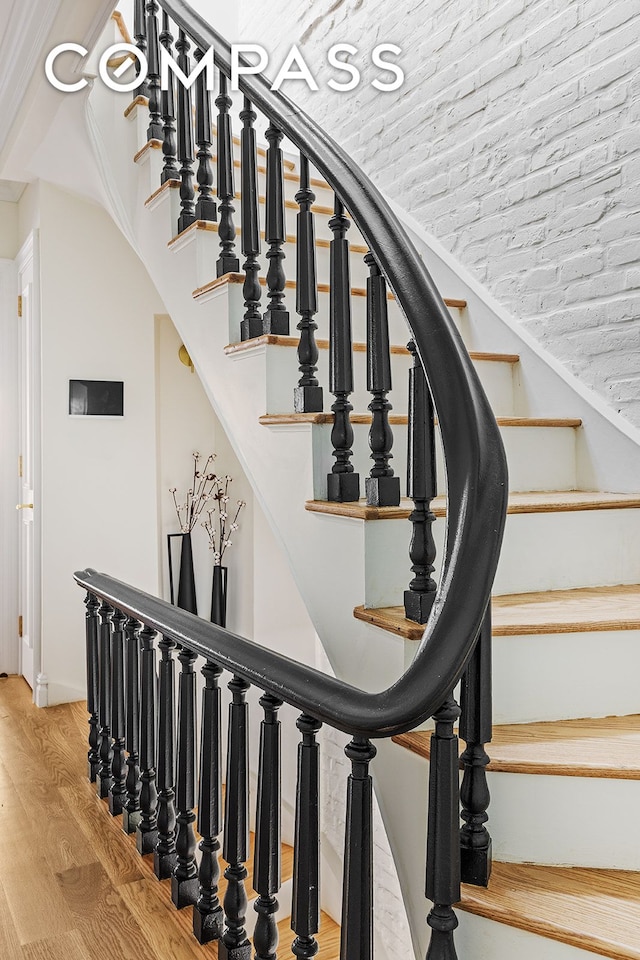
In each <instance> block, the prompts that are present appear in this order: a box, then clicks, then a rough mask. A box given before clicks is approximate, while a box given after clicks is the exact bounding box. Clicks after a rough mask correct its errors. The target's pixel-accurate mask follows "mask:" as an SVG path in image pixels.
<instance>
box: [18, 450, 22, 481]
mask: <svg viewBox="0 0 640 960" xmlns="http://www.w3.org/2000/svg"><path fill="white" fill-rule="evenodd" d="M18 476H19V477H22V454H20V456H19V457H18Z"/></svg>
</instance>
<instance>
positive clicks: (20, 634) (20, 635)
mask: <svg viewBox="0 0 640 960" xmlns="http://www.w3.org/2000/svg"><path fill="white" fill-rule="evenodd" d="M18 636H19V637H20V639H22V614H20V616H19V617H18Z"/></svg>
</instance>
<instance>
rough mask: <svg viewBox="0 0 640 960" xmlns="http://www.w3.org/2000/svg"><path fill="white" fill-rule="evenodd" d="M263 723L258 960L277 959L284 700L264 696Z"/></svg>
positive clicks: (256, 873) (256, 870)
mask: <svg viewBox="0 0 640 960" xmlns="http://www.w3.org/2000/svg"><path fill="white" fill-rule="evenodd" d="M260 706H261V707H262V708H263V709H264V720H263V721H262V723H261V725H260V759H259V766H258V799H257V806H256V839H255V852H254V860H253V889H254V890H255V892H256V893H257V894H258V899H257V900H256V903H255V906H254V909H255V911H256V913H257V914H258V919H257V921H256V927H255V930H254V933H253V946H254V948H255V960H276V951H277V948H278V925H277V923H276V913H277V912H278V908H279V904H278V901H277V899H276V895H277V893H278V891H279V890H280V883H281V862H280V861H281V856H280V721H279V720H278V710H279V709H280V707H281V706H282V700H278V699H276V697H272V696H271V695H270V694H268V693H265V695H264V696H263V697H261V698H260Z"/></svg>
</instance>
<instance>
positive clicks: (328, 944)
mask: <svg viewBox="0 0 640 960" xmlns="http://www.w3.org/2000/svg"><path fill="white" fill-rule="evenodd" d="M278 935H279V937H280V940H279V942H278V949H277V954H276V955H277V958H278V960H291V956H292V953H291V944H292V943H293V940H294V937H295V934H294V933H293V931H292V930H291V920H290V919H289V918H285V919H284V920H281V921H280V922H279V923H278ZM316 940H317V941H318V943H319V944H320V950H319V951H318V954H317V956H318V958H319V960H339V958H340V927H339V925H338V924H337V923H336V922H335V920H332V919H331V917H330V916H329V914H328V913H325V912H324V910H323V911H322V912H321V914H320V932H319V933H318V935H317V937H316Z"/></svg>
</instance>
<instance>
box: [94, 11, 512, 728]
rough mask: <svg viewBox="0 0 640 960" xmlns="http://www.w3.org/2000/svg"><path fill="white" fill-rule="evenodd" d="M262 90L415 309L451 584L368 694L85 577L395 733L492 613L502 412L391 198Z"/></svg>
mask: <svg viewBox="0 0 640 960" xmlns="http://www.w3.org/2000/svg"><path fill="white" fill-rule="evenodd" d="M162 7H163V9H164V10H165V11H166V12H167V13H168V14H169V15H170V16H171V17H172V18H173V20H174V21H175V22H176V23H177V25H178V26H179V28H180V29H181V30H183V31H184V33H185V34H187V35H188V36H189V37H190V38H191V39H192V40H193V41H194V43H195V44H196V45H197V47H199V48H200V49H202V50H204V49H207V48H209V47H212V48H213V51H214V60H215V63H216V66H217V67H218V68H219V69H220V71H221V73H222V74H224V75H225V76H227V77H230V75H231V49H230V46H229V45H228V44H227V43H226V41H225V40H224V39H223V38H222V37H221V36H220V35H219V34H218V33H217V32H216V31H215V30H214V29H213V28H212V27H211V26H210V25H209V24H208V23H207V22H206V21H205V20H204V19H203V18H202V17H201V16H200V15H199V14H197V13H196V12H195V11H194V10H192V8H191V7H190V6H189V5H188V4H187V3H185V2H184V0H163V3H162ZM239 85H240V89H241V91H242V93H243V94H244V95H245V96H246V97H247V98H249V99H250V101H251V102H252V103H253V105H254V106H255V107H257V108H258V109H259V110H261V111H262V112H263V113H264V114H265V115H266V116H267V118H269V119H270V120H271V121H272V123H273V124H274V125H276V126H277V129H279V130H280V131H281V132H282V133H284V135H285V136H287V137H288V138H289V139H290V140H291V141H292V142H293V143H294V144H295V145H296V147H298V148H299V150H300V151H301V153H302V154H303V155H304V156H305V157H306V158H308V160H310V161H311V162H312V163H313V165H314V166H315V167H316V169H317V170H318V171H319V172H320V174H321V175H322V176H324V178H325V179H326V180H327V182H328V183H329V184H330V186H331V187H332V188H333V189H334V191H335V193H336V195H337V196H338V197H339V198H340V200H341V201H342V203H343V204H344V205H345V207H346V208H347V209H348V211H349V213H350V215H351V217H352V218H353V219H354V221H355V222H356V224H357V226H358V229H359V230H360V232H361V234H362V235H363V237H364V239H365V241H366V243H367V244H368V246H369V248H370V250H371V252H372V253H373V255H374V257H375V259H376V261H377V263H378V264H379V266H380V268H381V270H382V272H383V274H384V275H385V277H386V279H387V281H388V283H389V285H390V287H391V289H392V290H393V292H394V294H395V296H396V299H397V301H398V303H399V305H400V307H401V309H402V311H403V313H404V315H405V317H406V319H407V322H408V324H409V327H410V330H411V335H412V337H413V339H414V341H415V345H416V350H417V354H418V357H419V359H420V363H421V364H422V366H423V369H424V370H425V374H426V376H427V379H428V382H429V387H430V390H431V393H432V396H433V401H434V404H435V407H436V410H437V414H438V418H439V422H440V429H441V434H442V442H443V447H444V455H445V463H446V470H447V490H448V531H447V542H446V548H445V558H444V566H443V571H442V576H441V580H440V586H439V590H438V592H437V595H436V599H435V602H434V605H433V609H432V612H431V616H430V619H429V621H428V623H427V626H426V630H425V634H424V637H423V639H422V642H421V644H420V646H419V648H418V651H417V653H416V656H415V658H414V660H413V663H412V664H411V666H410V667H409V668H408V669H407V671H406V672H405V674H404V675H403V676H402V677H401V678H400V679H399V680H398V681H397V682H396V683H394V684H393V685H392V686H391V687H389V688H388V689H387V690H384V691H382V692H380V693H367V692H364V691H362V690H359V689H357V688H354V687H352V686H350V685H349V684H346V683H344V682H342V681H340V680H337V679H334V678H332V677H328V676H326V675H324V674H322V673H320V672H318V671H316V670H314V669H313V668H310V667H307V666H305V665H303V664H300V663H297V662H295V661H293V660H290V659H289V658H287V657H283V656H281V655H280V654H277V653H275V652H273V651H270V650H266V649H264V648H263V647H260V646H258V645H256V644H254V643H252V642H250V641H249V640H246V639H243V638H241V637H237V636H235V635H233V634H231V633H229V632H228V631H227V630H225V629H223V628H221V627H218V626H216V625H213V624H209V623H206V622H205V621H203V620H201V619H199V618H197V617H195V616H193V615H191V614H189V613H186V612H184V611H182V610H179V609H176V608H175V607H172V606H171V605H170V604H168V603H166V602H164V601H162V600H159V599H157V598H155V597H152V596H150V595H148V594H145V593H143V592H142V591H139V590H137V589H135V588H134V587H131V586H128V585H127V584H123V583H121V582H120V581H117V580H114V579H112V578H111V577H108V576H106V575H104V574H98V573H96V572H95V571H91V570H87V571H84V572H82V573H78V574H76V580H77V581H78V583H79V584H80V585H82V586H83V587H85V589H86V590H88V591H89V592H90V593H93V594H95V595H96V596H98V597H101V598H102V599H103V600H105V601H106V602H108V603H111V604H113V605H114V606H115V607H117V608H118V609H120V610H123V611H126V612H127V613H128V614H129V615H130V616H132V617H135V618H136V619H139V620H141V621H142V622H143V623H145V624H147V625H150V626H152V627H153V628H154V629H156V630H158V631H159V632H160V633H162V634H164V635H165V636H167V637H170V638H172V639H173V640H175V641H176V642H177V643H179V644H180V645H182V646H185V647H187V648H188V649H190V650H192V651H194V652H195V653H198V654H200V655H202V656H204V657H206V658H207V659H209V660H212V661H215V662H216V663H218V664H219V665H221V666H223V667H225V668H226V669H228V670H230V671H231V672H232V673H234V674H235V675H237V676H240V677H243V678H245V679H246V680H248V681H249V682H251V683H254V684H256V685H257V686H259V687H261V688H262V689H264V690H265V691H267V692H269V693H271V694H273V695H274V696H276V697H278V698H280V699H282V700H284V701H285V702H287V703H289V704H292V705H294V706H296V707H298V708H299V709H300V710H302V711H303V712H305V713H307V714H310V715H312V716H314V717H316V718H317V719H318V720H322V721H323V722H326V723H328V724H330V725H331V726H333V727H336V728H338V729H341V730H344V731H345V732H348V733H350V734H352V735H362V736H368V737H388V736H392V735H395V734H397V733H400V732H404V731H406V730H409V729H411V728H413V727H415V726H416V725H417V724H419V723H421V722H422V721H424V720H425V719H427V718H428V717H430V716H432V715H433V714H434V712H435V711H436V710H438V708H439V707H440V706H441V705H442V703H443V701H444V700H445V698H446V697H447V696H448V694H449V693H450V691H451V689H452V687H453V685H454V684H455V682H456V681H457V679H458V678H459V676H460V675H461V673H462V671H463V670H464V667H465V665H466V662H467V660H468V658H469V656H470V654H471V652H472V650H473V646H474V643H475V640H476V637H477V635H478V631H479V629H480V626H481V624H482V620H483V617H484V613H485V610H486V607H487V604H488V601H489V597H490V592H491V587H492V584H493V579H494V575H495V570H496V566H497V562H498V556H499V551H500V546H501V542H502V534H503V529H504V523H505V516H506V502H507V467H506V460H505V455H504V449H503V446H502V441H501V438H500V434H499V431H498V426H497V424H496V420H495V417H494V415H493V413H492V411H491V408H490V406H489V403H488V400H487V398H486V396H485V394H484V391H483V389H482V387H481V385H480V381H479V379H478V376H477V374H476V372H475V370H474V367H473V365H472V362H471V359H470V357H469V354H468V353H467V350H466V348H465V346H464V344H463V342H462V339H461V337H460V335H459V333H458V331H457V329H456V327H455V324H454V322H453V320H452V318H451V316H450V315H449V312H448V310H447V308H446V306H445V304H444V302H443V300H442V298H441V297H440V295H439V293H438V291H437V290H436V287H435V285H434V283H433V280H432V278H431V276H430V274H429V272H428V271H427V269H426V267H425V266H424V263H423V262H422V260H421V258H420V256H419V255H418V253H417V251H416V249H415V248H414V246H413V245H412V243H411V242H410V241H409V239H408V238H407V236H406V234H405V232H404V229H403V228H402V226H401V225H400V223H399V221H398V220H397V218H396V216H395V215H394V214H393V212H392V211H391V209H390V207H389V205H388V204H387V202H386V201H385V200H384V198H383V197H382V196H381V194H380V193H379V191H378V190H377V188H376V187H375V186H374V185H373V184H372V183H371V181H370V180H369V179H368V177H367V176H366V175H365V174H364V173H363V172H362V171H361V170H360V169H359V168H357V167H355V165H354V164H353V163H352V161H351V160H350V159H349V157H348V156H347V155H346V154H345V152H344V151H343V150H342V149H341V147H340V146H339V145H338V144H337V143H336V142H335V141H334V140H333V139H332V138H331V137H330V136H328V135H327V134H326V133H325V132H324V131H323V130H322V129H321V128H320V127H319V126H318V125H317V124H316V123H315V122H314V121H313V120H311V119H310V118H309V117H308V116H307V115H306V114H305V113H304V112H303V111H302V110H301V109H300V108H299V107H297V106H296V105H295V104H294V103H293V102H292V101H291V100H289V99H288V97H286V96H285V95H284V94H282V93H280V92H274V91H272V90H271V89H270V83H269V81H268V80H267V79H265V78H264V77H262V76H260V75H251V76H242V77H240V79H239Z"/></svg>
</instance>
